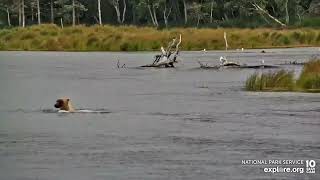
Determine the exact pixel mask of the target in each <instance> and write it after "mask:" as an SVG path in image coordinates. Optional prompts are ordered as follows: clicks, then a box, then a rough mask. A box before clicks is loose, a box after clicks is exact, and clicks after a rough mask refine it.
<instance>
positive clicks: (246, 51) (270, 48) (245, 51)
mask: <svg viewBox="0 0 320 180" xmlns="http://www.w3.org/2000/svg"><path fill="white" fill-rule="evenodd" d="M317 48H319V49H317ZM286 49H315V50H317V51H320V47H317V46H292V47H291V46H290V47H268V48H252V49H245V50H244V51H241V49H228V50H227V51H225V50H215V49H213V50H211V49H209V50H206V52H207V53H208V52H209V53H210V52H218V53H239V52H243V53H260V52H253V51H260V50H286ZM249 51H250V52H249ZM0 52H53V53H54V52H61V53H157V52H159V50H158V51H157V50H154V51H147V50H145V51H144V50H141V51H94V50H92V51H82V50H78V51H77V50H74V51H72V50H70V51H68V50H67V51H65V50H64V51H59V50H57V51H55V50H0ZM180 52H187V53H188V52H201V50H181V51H180ZM266 53H271V52H266Z"/></svg>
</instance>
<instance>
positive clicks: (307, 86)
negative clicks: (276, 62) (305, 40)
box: [245, 59, 320, 92]
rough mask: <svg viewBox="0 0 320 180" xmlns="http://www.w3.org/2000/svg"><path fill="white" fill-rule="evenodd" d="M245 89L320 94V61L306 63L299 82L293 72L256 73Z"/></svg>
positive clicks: (250, 77)
mask: <svg viewBox="0 0 320 180" xmlns="http://www.w3.org/2000/svg"><path fill="white" fill-rule="evenodd" d="M245 88H246V90H248V91H303V92H320V59H313V60H310V61H309V62H308V63H306V64H305V65H304V67H303V70H302V72H301V74H300V76H299V78H298V79H297V80H295V79H294V73H293V71H287V70H280V71H275V72H267V73H258V72H256V73H254V74H252V75H251V76H249V78H248V79H247V80H246V86H245Z"/></svg>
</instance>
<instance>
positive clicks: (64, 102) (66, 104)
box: [54, 98, 75, 112]
mask: <svg viewBox="0 0 320 180" xmlns="http://www.w3.org/2000/svg"><path fill="white" fill-rule="evenodd" d="M54 107H55V108H59V109H60V110H62V111H67V112H75V109H74V108H73V106H72V104H71V101H70V99H69V98H60V99H58V100H57V101H56V104H55V105H54Z"/></svg>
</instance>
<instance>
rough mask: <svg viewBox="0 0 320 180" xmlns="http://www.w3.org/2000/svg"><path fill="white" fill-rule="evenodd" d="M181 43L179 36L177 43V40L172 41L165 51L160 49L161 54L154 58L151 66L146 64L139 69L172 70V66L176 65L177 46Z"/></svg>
mask: <svg viewBox="0 0 320 180" xmlns="http://www.w3.org/2000/svg"><path fill="white" fill-rule="evenodd" d="M181 42H182V39H181V34H180V36H179V41H178V42H177V39H173V40H172V41H171V42H170V43H169V45H168V47H167V48H166V49H164V48H163V47H161V54H158V55H155V56H154V58H155V59H154V61H153V63H152V64H147V65H143V66H140V67H155V68H174V64H176V63H178V60H177V57H178V55H179V52H180V50H179V46H180V44H181ZM173 49H174V50H173Z"/></svg>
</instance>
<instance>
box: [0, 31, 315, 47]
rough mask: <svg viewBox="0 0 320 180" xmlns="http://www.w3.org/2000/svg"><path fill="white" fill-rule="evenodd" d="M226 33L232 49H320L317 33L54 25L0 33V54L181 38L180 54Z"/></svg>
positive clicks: (218, 41) (217, 43)
mask: <svg viewBox="0 0 320 180" xmlns="http://www.w3.org/2000/svg"><path fill="white" fill-rule="evenodd" d="M225 31H226V32H227V35H228V41H229V46H230V48H231V49H240V48H246V49H248V48H276V47H300V46H320V31H319V30H318V29H307V28H302V29H288V30H276V29H195V28H174V29H169V30H166V29H164V30H157V29H155V28H150V27H134V26H120V27H118V26H103V27H100V26H91V27H86V26H76V27H67V28H64V29H61V28H59V27H58V26H55V25H41V26H31V27H27V28H13V29H3V30H0V50H44V51H46V50H50V51H149V50H159V49H160V46H166V45H167V43H168V41H169V40H170V39H172V38H173V37H175V36H177V35H178V34H182V38H183V39H182V40H183V41H182V45H181V48H182V50H201V49H204V48H205V49H208V50H218V49H224V47H225V44H224V40H223V33H224V32H225Z"/></svg>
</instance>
